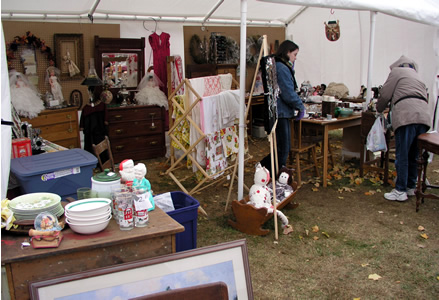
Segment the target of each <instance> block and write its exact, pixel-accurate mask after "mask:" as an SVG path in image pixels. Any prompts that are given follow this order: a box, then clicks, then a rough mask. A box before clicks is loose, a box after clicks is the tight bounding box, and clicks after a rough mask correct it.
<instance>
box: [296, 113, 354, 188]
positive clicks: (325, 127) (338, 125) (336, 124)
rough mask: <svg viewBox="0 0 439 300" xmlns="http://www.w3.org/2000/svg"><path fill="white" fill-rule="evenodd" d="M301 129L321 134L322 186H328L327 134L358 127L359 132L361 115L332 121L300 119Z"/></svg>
mask: <svg viewBox="0 0 439 300" xmlns="http://www.w3.org/2000/svg"><path fill="white" fill-rule="evenodd" d="M302 123H303V124H302V125H303V127H305V126H306V127H308V128H313V129H316V130H320V131H322V132H323V186H324V187H326V186H327V185H328V133H329V131H330V130H334V129H342V128H347V127H355V126H358V130H360V125H361V115H351V116H349V117H345V118H340V117H339V118H337V119H333V120H326V119H324V120H319V119H307V118H304V119H302Z"/></svg>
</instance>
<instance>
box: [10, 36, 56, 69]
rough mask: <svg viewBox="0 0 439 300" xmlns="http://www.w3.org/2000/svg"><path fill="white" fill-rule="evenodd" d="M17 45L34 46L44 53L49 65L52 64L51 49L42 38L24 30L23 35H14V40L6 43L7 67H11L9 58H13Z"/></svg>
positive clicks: (53, 57)
mask: <svg viewBox="0 0 439 300" xmlns="http://www.w3.org/2000/svg"><path fill="white" fill-rule="evenodd" d="M19 46H28V47H34V48H35V49H40V50H41V52H42V53H44V54H46V56H47V59H48V60H49V65H52V64H53V62H54V59H55V56H54V55H53V54H52V49H50V47H48V46H47V45H46V42H45V41H44V40H41V39H40V38H38V37H36V36H35V35H34V34H33V33H31V32H30V31H27V32H26V35H24V36H18V35H17V36H16V37H14V40H13V41H11V42H9V43H7V44H6V49H7V50H6V57H7V60H8V68H9V69H10V68H11V60H13V59H15V55H14V53H15V52H16V51H17V50H18V47H19Z"/></svg>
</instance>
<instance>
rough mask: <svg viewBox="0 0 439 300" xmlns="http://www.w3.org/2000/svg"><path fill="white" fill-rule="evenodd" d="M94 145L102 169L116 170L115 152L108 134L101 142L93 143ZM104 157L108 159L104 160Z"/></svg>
mask: <svg viewBox="0 0 439 300" xmlns="http://www.w3.org/2000/svg"><path fill="white" fill-rule="evenodd" d="M92 146H93V151H94V153H95V155H96V157H97V158H98V161H99V167H100V168H101V170H102V171H104V170H105V169H111V170H112V171H113V172H116V169H115V167H114V159H113V153H112V152H111V145H110V140H109V138H108V136H105V139H104V140H103V141H102V142H100V143H99V144H97V145H95V144H93V145H92ZM104 157H105V158H107V160H106V161H104V162H103V161H102V160H103V159H104Z"/></svg>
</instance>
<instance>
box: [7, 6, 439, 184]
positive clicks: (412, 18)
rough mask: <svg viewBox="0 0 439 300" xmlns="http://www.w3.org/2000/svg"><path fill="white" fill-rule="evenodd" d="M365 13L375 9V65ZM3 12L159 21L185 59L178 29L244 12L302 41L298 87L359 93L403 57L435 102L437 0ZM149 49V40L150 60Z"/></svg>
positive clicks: (125, 27) (130, 33)
mask: <svg viewBox="0 0 439 300" xmlns="http://www.w3.org/2000/svg"><path fill="white" fill-rule="evenodd" d="M274 2H276V3H274ZM243 3H244V4H245V8H246V9H245V12H243V11H242V7H243ZM331 9H334V11H333V12H334V14H333V15H332V14H331V13H330V11H331ZM370 11H373V12H378V14H376V18H375V19H376V20H375V26H376V29H375V30H374V31H373V32H375V37H374V40H375V43H374V45H372V50H373V52H374V53H375V55H374V58H375V59H374V61H373V62H372V63H369V45H370V40H371V38H370V37H371V35H372V30H371V26H370V19H371V17H370V15H371V13H370ZM1 13H2V20H22V21H35V20H39V21H45V22H80V23H85V22H87V23H89V22H90V20H89V17H88V15H92V16H93V22H95V23H119V24H120V35H121V37H125V38H138V37H142V36H148V35H149V34H150V33H151V32H148V31H145V27H144V26H143V25H146V28H154V21H153V20H156V21H158V24H159V27H158V29H159V30H160V31H165V32H168V33H169V34H170V35H171V41H170V44H171V54H178V55H181V56H182V58H183V59H184V42H183V26H185V25H201V24H203V25H205V26H213V25H222V24H231V25H235V26H239V25H242V24H241V21H242V20H241V19H242V15H243V13H244V14H245V19H244V21H243V22H244V24H245V25H247V26H252V25H255V26H287V30H286V38H288V39H292V40H294V41H295V42H296V43H297V44H298V45H299V46H300V53H299V56H298V60H297V63H296V78H297V81H298V82H299V84H300V83H301V82H303V81H305V80H308V81H310V82H311V84H312V85H318V84H320V83H325V84H328V83H329V82H331V81H334V82H343V83H345V84H346V86H347V87H348V88H349V90H350V96H356V95H357V93H358V92H359V90H360V86H361V85H366V82H367V77H368V70H369V71H370V68H372V72H371V83H370V84H371V85H372V86H376V85H380V84H382V83H384V80H385V79H386V78H387V75H388V72H389V67H388V66H389V65H390V64H391V63H393V62H394V61H395V60H396V59H397V58H399V57H400V56H401V55H402V54H404V55H407V56H409V57H411V58H413V59H414V60H415V61H417V63H418V65H419V67H420V74H421V77H422V78H423V79H424V80H425V82H426V84H427V86H428V88H429V91H430V95H431V97H430V99H437V89H438V87H437V81H436V80H437V79H436V76H437V74H439V30H438V28H439V1H437V0H417V1H412V0H381V1H380V0H338V1H337V0H332V1H324V0H309V1H306V0H302V1H295V0H261V1H257V0H241V1H237V0H190V1H188V0H161V1H145V0H125V1H115V0H76V1H59V0H39V1H30V0H3V1H1ZM330 18H335V19H338V20H340V26H341V37H340V39H339V40H338V41H337V42H329V41H328V40H326V37H325V35H324V25H323V22H325V21H326V22H327V21H328V20H329V19H330ZM144 21H145V24H143V23H144ZM261 34H263V33H261ZM150 53H151V49H150V48H149V45H147V49H146V54H145V57H146V62H147V63H148V62H150ZM432 106H433V105H432ZM3 144H4V143H3V142H2V145H3ZM2 155H4V153H2ZM241 180H242V178H241V179H240V181H241ZM2 191H3V189H2Z"/></svg>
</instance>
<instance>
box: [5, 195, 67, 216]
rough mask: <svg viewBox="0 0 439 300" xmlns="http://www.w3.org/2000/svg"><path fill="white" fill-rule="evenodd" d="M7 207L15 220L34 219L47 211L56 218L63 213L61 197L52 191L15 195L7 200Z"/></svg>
mask: <svg viewBox="0 0 439 300" xmlns="http://www.w3.org/2000/svg"><path fill="white" fill-rule="evenodd" d="M9 209H10V210H11V211H12V212H13V213H14V217H15V219H17V221H20V220H35V218H36V217H37V216H38V215H39V214H40V213H42V212H49V213H51V214H52V215H54V216H56V217H57V218H59V217H60V216H62V214H63V213H64V208H63V207H62V205H61V197H60V196H59V195H57V194H52V193H30V194H25V195H22V196H19V197H16V198H14V199H12V200H11V202H9Z"/></svg>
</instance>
